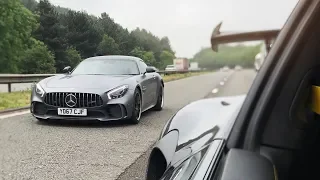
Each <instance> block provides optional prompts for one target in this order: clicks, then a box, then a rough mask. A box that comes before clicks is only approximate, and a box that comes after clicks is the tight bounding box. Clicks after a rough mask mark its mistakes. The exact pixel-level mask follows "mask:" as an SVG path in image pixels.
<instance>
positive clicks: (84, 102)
mask: <svg viewBox="0 0 320 180" xmlns="http://www.w3.org/2000/svg"><path fill="white" fill-rule="evenodd" d="M69 94H72V95H74V96H75V97H76V98H77V102H76V105H75V106H73V107H72V108H86V107H98V106H102V105H103V100H102V98H101V96H100V95H98V94H91V93H67V92H64V93H59V92H54V93H47V94H46V96H45V99H44V102H45V103H46V104H48V105H51V106H56V107H69V106H68V105H67V104H66V102H65V98H66V96H67V95H69Z"/></svg>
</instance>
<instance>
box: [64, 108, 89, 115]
mask: <svg viewBox="0 0 320 180" xmlns="http://www.w3.org/2000/svg"><path fill="white" fill-rule="evenodd" d="M58 115H63V116H87V109H75V108H58Z"/></svg>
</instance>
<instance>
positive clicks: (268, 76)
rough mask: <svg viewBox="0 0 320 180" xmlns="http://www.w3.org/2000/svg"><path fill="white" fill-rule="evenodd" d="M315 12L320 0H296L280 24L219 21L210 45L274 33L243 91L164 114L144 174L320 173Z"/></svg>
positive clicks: (224, 179) (212, 179)
mask: <svg viewBox="0 0 320 180" xmlns="http://www.w3.org/2000/svg"><path fill="white" fill-rule="evenodd" d="M270 13H272V12H270ZM319 18H320V1H319V0H300V1H299V2H298V4H297V5H296V7H295V9H294V10H293V12H292V13H291V15H290V17H289V19H288V20H287V22H286V23H285V25H284V26H283V28H282V29H281V31H279V30H267V31H258V32H248V33H238V34H223V33H220V31H219V29H220V26H221V24H220V25H218V27H217V28H216V29H215V30H214V32H213V34H212V38H211V44H212V49H213V50H215V51H218V45H219V44H223V43H230V42H240V41H251V40H252V41H254V40H265V41H266V42H268V41H269V40H270V39H273V38H276V39H275V41H274V43H273V45H272V48H271V49H270V51H269V53H268V55H267V57H266V59H265V61H264V65H263V66H262V67H261V69H260V70H259V72H258V73H257V75H256V78H255V80H254V82H253V84H252V86H251V89H250V90H249V92H248V93H247V95H243V96H234V97H219V98H213V99H204V100H199V101H196V102H193V103H191V104H189V105H187V106H185V107H184V108H182V109H181V110H179V111H178V112H177V113H176V114H175V115H174V116H173V117H172V118H171V119H169V121H168V122H167V124H166V125H165V127H164V128H163V130H162V132H161V134H160V136H159V139H158V141H157V142H156V144H155V145H154V147H153V149H152V151H151V154H150V157H149V162H148V166H147V174H146V179H148V180H158V179H161V180H180V179H181V180H191V179H195V180H275V179H279V180H282V179H290V180H292V179H319V178H320V174H319V173H318V172H319V166H318V163H319V161H320V136H319V135H320V134H319V132H320V115H319V114H320V51H319V48H320V21H319ZM218 53H219V52H218Z"/></svg>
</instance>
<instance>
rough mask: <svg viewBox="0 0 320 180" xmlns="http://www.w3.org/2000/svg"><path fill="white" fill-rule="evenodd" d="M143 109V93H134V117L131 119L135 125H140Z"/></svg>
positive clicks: (137, 91) (136, 91)
mask: <svg viewBox="0 0 320 180" xmlns="http://www.w3.org/2000/svg"><path fill="white" fill-rule="evenodd" d="M141 107H142V99H141V93H140V91H139V90H138V89H136V90H135V92H134V102H133V109H132V115H131V118H130V122H131V123H133V124H138V123H139V121H140V118H141V112H142V110H141Z"/></svg>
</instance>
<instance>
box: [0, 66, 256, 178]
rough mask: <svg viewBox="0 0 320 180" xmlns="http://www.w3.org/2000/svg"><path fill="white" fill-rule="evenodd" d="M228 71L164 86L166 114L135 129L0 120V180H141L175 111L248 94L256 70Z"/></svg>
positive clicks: (148, 116)
mask: <svg viewBox="0 0 320 180" xmlns="http://www.w3.org/2000/svg"><path fill="white" fill-rule="evenodd" d="M232 72H233V71H229V72H217V73H212V74H205V75H201V76H194V77H190V78H186V79H182V80H178V81H172V82H168V83H166V84H165V106H164V109H163V110H162V111H160V112H153V111H148V112H146V113H145V114H143V117H142V119H141V122H140V123H139V124H138V125H128V124H124V123H119V122H112V123H110V122H109V123H89V122H81V123H80V122H72V123H71V122H50V123H39V122H37V121H36V120H35V119H34V118H33V117H32V116H31V115H30V114H26V115H20V116H15V117H10V118H6V119H2V120H0V159H1V160H0V179H41V180H42V179H46V180H47V179H77V180H78V179H90V180H91V179H92V180H95V179H99V180H100V179H106V180H109V179H110V180H113V179H121V180H123V179H144V174H145V167H146V162H147V157H148V153H149V150H150V147H151V146H152V145H153V144H154V142H155V140H156V139H157V138H158V137H159V134H160V131H161V129H162V127H163V126H164V124H165V123H166V121H167V120H168V119H169V118H170V117H171V116H172V115H173V114H174V113H175V112H176V111H177V110H179V109H180V108H182V107H183V106H185V105H186V104H188V103H190V102H192V101H195V100H198V99H202V98H210V97H214V96H225V95H237V94H243V93H246V92H247V90H248V88H249V87H250V84H251V82H252V80H253V78H254V76H255V73H254V71H253V70H242V71H236V72H234V73H232ZM224 78H228V80H227V81H226V82H225V84H223V85H220V82H221V81H223V79H224ZM216 87H217V88H218V90H217V91H214V92H215V93H212V90H213V89H214V88H216Z"/></svg>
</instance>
